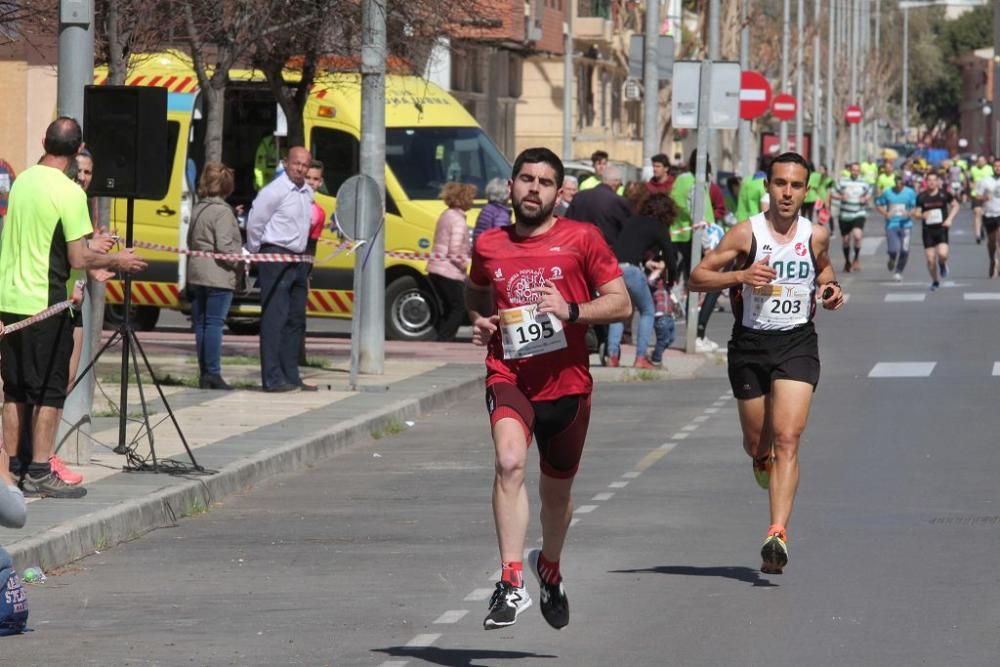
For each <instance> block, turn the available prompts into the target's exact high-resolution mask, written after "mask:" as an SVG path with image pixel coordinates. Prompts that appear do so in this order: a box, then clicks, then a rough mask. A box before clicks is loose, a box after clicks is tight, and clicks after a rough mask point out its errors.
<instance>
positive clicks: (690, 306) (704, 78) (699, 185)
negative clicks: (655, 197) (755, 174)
mask: <svg viewBox="0 0 1000 667" xmlns="http://www.w3.org/2000/svg"><path fill="white" fill-rule="evenodd" d="M698 79H699V80H698V157H697V158H696V159H695V172H694V197H693V199H694V202H693V204H694V205H693V207H692V209H691V224H692V225H694V224H696V223H698V222H701V221H702V220H704V219H705V210H706V208H707V204H708V202H706V201H705V200H706V198H707V197H706V193H705V167H706V162H705V161H706V158H707V156H708V127H709V125H710V122H709V119H710V114H711V109H710V108H709V100H710V90H711V85H712V63H711V62H709V61H702V63H701V73H700V76H699V78H698ZM703 236H704V232H703V231H702V230H701V228H698V229H694V230H692V231H691V267H690V268H691V269H694V267H696V266H698V264H699V263H700V262H701V239H702V237H703ZM698 301H699V299H698V294H697V293H693V294H692V293H688V303H687V311H688V312H687V339H686V343H685V350H686V351H687V353H688V354H694V344H695V340H696V338H697V336H698V311H699V310H700V309H699V307H698Z"/></svg>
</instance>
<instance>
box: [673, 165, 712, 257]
mask: <svg viewBox="0 0 1000 667" xmlns="http://www.w3.org/2000/svg"><path fill="white" fill-rule="evenodd" d="M694 185H695V179H694V174H692V173H691V172H689V171H686V172H684V173H683V174H680V175H679V176H678V177H677V178H676V179H674V187H673V188H671V190H670V198H671V199H673V200H674V203H675V204H677V217H676V218H675V219H674V222H673V224H671V225H670V240H671V241H674V242H684V241H690V240H691V231H692V230H691V222H692V221H691V208H692V203H693V198H692V194H693V192H694ZM708 197H709V194H708V184H707V183H706V184H705V201H706V206H705V221H706V222H708V223H713V222H715V213H713V212H712V206H711V204H709V203H708Z"/></svg>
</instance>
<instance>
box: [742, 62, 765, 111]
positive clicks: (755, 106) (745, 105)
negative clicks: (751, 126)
mask: <svg viewBox="0 0 1000 667" xmlns="http://www.w3.org/2000/svg"><path fill="white" fill-rule="evenodd" d="M770 105H771V84H770V83H769V82H768V80H767V77H766V76H764V75H763V74H761V73H760V72H757V71H755V70H752V69H748V70H743V71H742V72H740V118H742V119H743V120H753V119H754V118H757V117H758V116H763V115H764V114H765V113H767V110H768V108H769V107H770Z"/></svg>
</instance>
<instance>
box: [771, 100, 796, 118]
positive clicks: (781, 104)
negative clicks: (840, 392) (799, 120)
mask: <svg viewBox="0 0 1000 667" xmlns="http://www.w3.org/2000/svg"><path fill="white" fill-rule="evenodd" d="M796 108H798V102H796V101H795V98H794V97H792V96H791V95H789V94H788V93H781V94H780V95H775V97H774V100H773V101H772V102H771V113H772V114H773V115H774V117H775V118H777V119H778V120H791V119H792V118H795V109H796Z"/></svg>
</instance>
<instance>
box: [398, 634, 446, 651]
mask: <svg viewBox="0 0 1000 667" xmlns="http://www.w3.org/2000/svg"><path fill="white" fill-rule="evenodd" d="M440 638H441V635H440V633H438V634H426V635H417V636H416V637H414V638H413V639H411V640H410V641H408V642H406V646H407V648H426V647H428V646H430V645H431V644H433V643H434V642H436V641H437V640H438V639H440Z"/></svg>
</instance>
